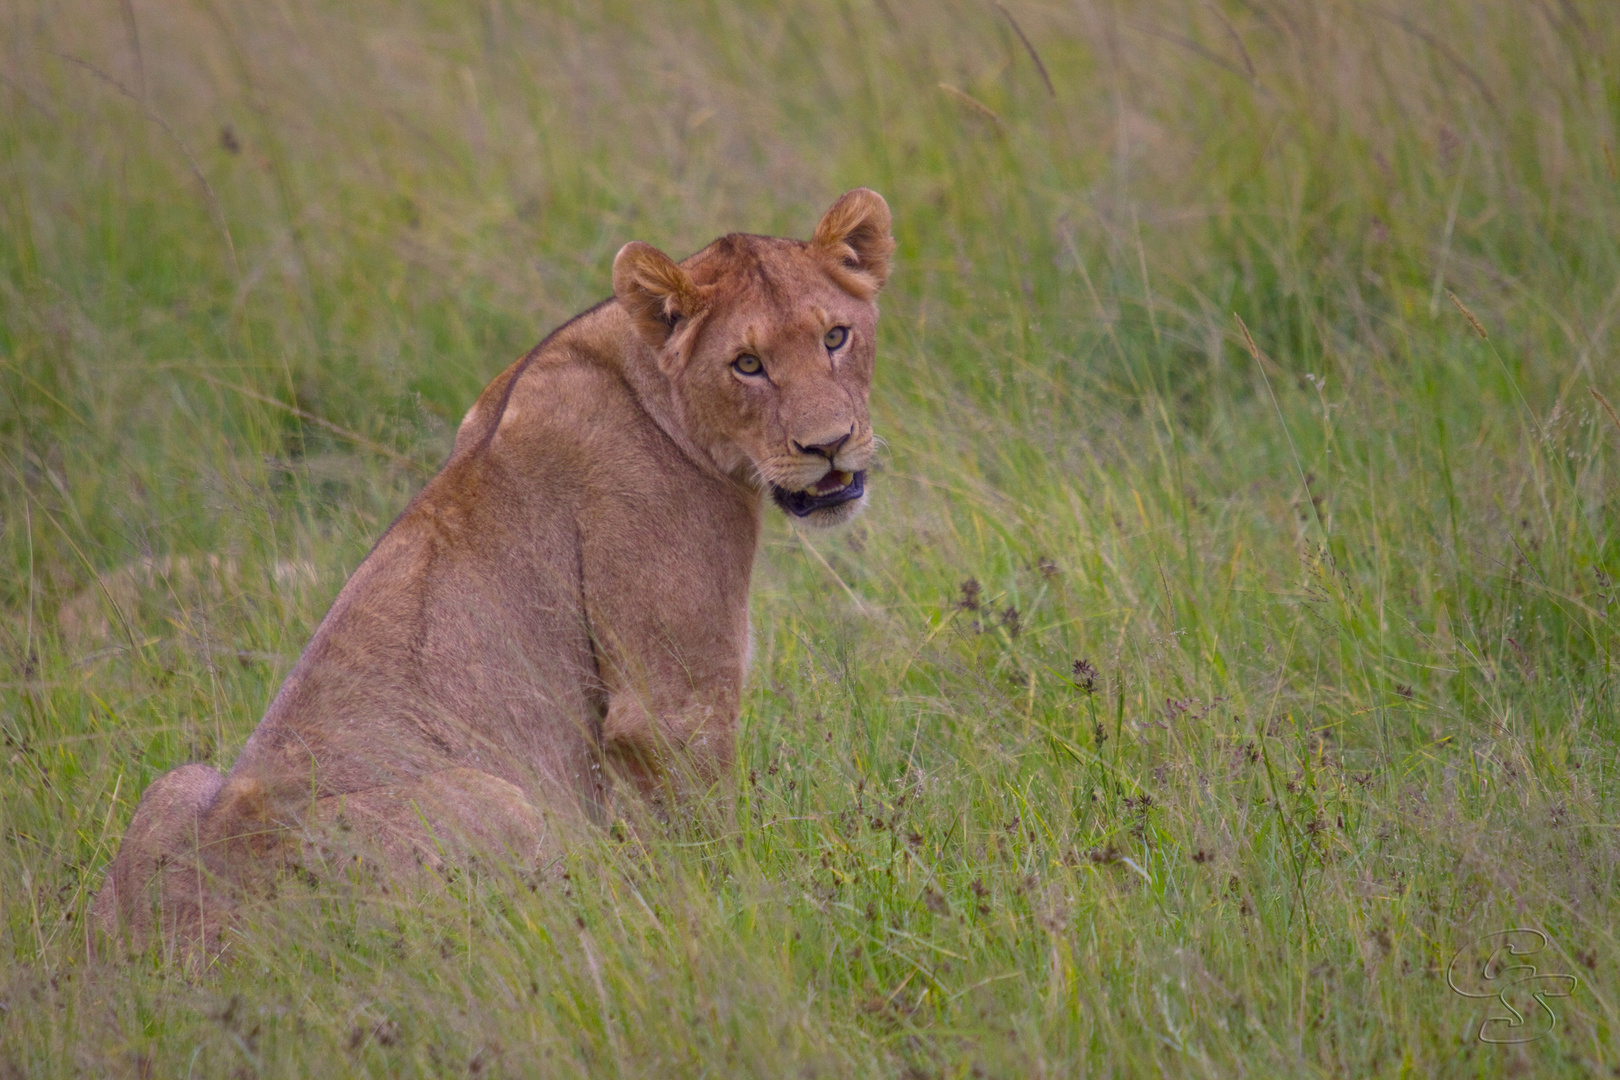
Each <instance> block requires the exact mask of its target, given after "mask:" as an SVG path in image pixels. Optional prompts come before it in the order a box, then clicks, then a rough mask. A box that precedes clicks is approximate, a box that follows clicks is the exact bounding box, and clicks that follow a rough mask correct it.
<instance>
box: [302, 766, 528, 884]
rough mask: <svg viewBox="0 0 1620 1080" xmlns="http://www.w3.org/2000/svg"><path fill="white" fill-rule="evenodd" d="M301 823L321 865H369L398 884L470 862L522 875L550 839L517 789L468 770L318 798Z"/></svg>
mask: <svg viewBox="0 0 1620 1080" xmlns="http://www.w3.org/2000/svg"><path fill="white" fill-rule="evenodd" d="M305 826H306V837H307V841H306V842H307V843H308V844H310V845H313V846H314V847H315V848H316V849H317V850H318V852H319V854H320V856H321V857H322V858H323V860H324V861H327V862H330V860H331V859H332V858H333V857H334V856H336V857H338V858H339V859H341V860H344V861H362V862H367V863H370V864H372V865H375V866H376V867H377V868H378V869H380V870H381V871H382V873H383V876H384V877H385V878H387V879H391V880H395V881H401V882H409V881H411V880H416V879H419V878H420V877H421V876H422V875H421V871H422V870H423V869H426V870H430V871H436V872H444V871H446V870H448V869H449V868H451V867H456V866H465V865H469V864H474V863H483V864H487V865H490V866H504V867H507V868H510V869H513V870H517V871H520V872H522V871H527V870H530V869H532V868H534V867H536V866H538V865H539V864H540V861H541V859H542V857H543V854H544V852H545V849H546V848H547V847H549V846H550V843H549V841H551V840H552V839H554V838H553V837H551V836H550V834H549V829H548V823H547V820H546V818H545V817H544V816H543V815H542V814H541V813H540V811H539V810H538V809H536V808H535V806H534V804H533V803H532V802H530V801H529V799H528V796H526V795H525V794H524V792H523V790H522V789H521V788H519V787H518V786H517V785H516V784H513V783H511V782H509V781H507V780H503V779H501V778H500V777H497V776H494V775H492V774H490V773H486V772H482V771H480V770H478V769H471V768H454V769H444V770H441V771H439V772H434V773H429V774H427V775H426V776H423V777H420V778H418V779H416V780H412V781H409V782H407V783H402V784H392V785H389V786H387V787H380V788H370V789H368V790H364V791H357V792H353V793H351V794H348V795H336V796H329V797H327V798H323V799H320V800H318V801H317V802H316V804H315V807H314V812H313V813H311V814H310V816H309V818H308V819H306V822H305ZM308 850H309V849H308V848H306V851H308Z"/></svg>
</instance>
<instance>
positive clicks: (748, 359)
mask: <svg viewBox="0 0 1620 1080" xmlns="http://www.w3.org/2000/svg"><path fill="white" fill-rule="evenodd" d="M731 366H732V368H733V369H734V370H735V371H736V372H737V374H739V375H758V374H760V373H761V372H762V371H764V370H765V365H764V364H761V363H760V362H759V357H757V356H755V355H754V354H753V353H743V354H742V355H741V356H739V357H737V359H735V360H733V361H732V362H731Z"/></svg>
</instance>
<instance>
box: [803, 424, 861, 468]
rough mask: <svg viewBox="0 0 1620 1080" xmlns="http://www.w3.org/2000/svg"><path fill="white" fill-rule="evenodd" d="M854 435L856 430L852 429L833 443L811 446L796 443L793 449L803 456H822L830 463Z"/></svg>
mask: <svg viewBox="0 0 1620 1080" xmlns="http://www.w3.org/2000/svg"><path fill="white" fill-rule="evenodd" d="M853 434H855V429H854V428H850V429H849V430H848V431H846V432H844V433H843V434H842V435H840V436H838V438H836V439H834V440H832V441H831V442H824V443H815V444H813V445H810V446H805V445H804V444H802V443H799V442H794V444H793V449H795V450H797V451H798V452H799V453H801V454H820V455H821V456H822V457H824V458H826V459H827V460H828V461H831V460H832V459H833V455H834V454H836V453H838V451H840V450H842V449H843V448H844V444H845V443H847V442H849V437H850V436H851V435H853Z"/></svg>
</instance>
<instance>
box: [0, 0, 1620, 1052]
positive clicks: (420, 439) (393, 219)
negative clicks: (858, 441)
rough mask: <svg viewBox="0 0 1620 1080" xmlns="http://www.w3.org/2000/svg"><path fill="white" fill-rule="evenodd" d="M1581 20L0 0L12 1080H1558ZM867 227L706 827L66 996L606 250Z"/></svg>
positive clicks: (1588, 765) (1581, 803)
mask: <svg viewBox="0 0 1620 1080" xmlns="http://www.w3.org/2000/svg"><path fill="white" fill-rule="evenodd" d="M1613 16H1614V13H1613V11H1612V10H1610V7H1609V5H1608V4H1607V3H1606V2H1604V0H1547V2H1545V3H1537V4H1527V3H1514V2H1511V0H1430V2H1428V3H1425V4H1412V5H1408V4H1400V5H1395V4H1391V5H1388V6H1379V5H1376V4H1371V3H1367V4H1355V3H1350V2H1348V0H1331V2H1328V3H1320V4H1318V3H1308V2H1306V0H1263V2H1262V0H1216V2H1215V3H1210V4H1205V3H1194V2H1192V0H1145V2H1140V3H1126V2H1124V0H1080V2H1078V3H1057V2H1055V0H1053V2H1048V0H1007V3H1006V5H1005V7H1003V6H1002V5H999V4H994V3H987V2H985V3H981V2H978V0H973V2H967V0H962V2H958V0H929V2H924V0H802V2H798V3H793V4H787V5H773V4H764V3H721V2H713V3H706V4H696V3H691V4H688V3H677V2H674V0H640V2H636V3H630V2H619V0H610V2H605V3H602V4H599V5H569V4H556V5H550V6H549V7H542V6H540V5H520V4H515V3H511V2H510V0H488V2H487V3H486V4H483V5H465V6H463V5H455V4H449V3H429V2H425V0H424V2H415V3H412V2H406V3H395V4H388V5H383V4H376V3H351V4H336V3H330V2H327V3H321V2H317V0H280V2H278V3H274V4H250V3H242V2H237V0H189V2H182V3H174V4H158V3H155V2H153V0H125V2H124V3H122V4H121V5H120V4H119V3H115V2H113V0H100V2H94V3H92V2H89V0H65V2H62V3H44V2H42V0H41V2H33V0H0V446H3V450H0V461H3V469H0V491H3V495H0V499H3V501H0V506H3V510H4V532H3V534H0V561H3V565H4V570H3V572H0V727H3V736H4V745H3V748H0V829H3V833H0V1077H5V1078H8V1080H9V1078H10V1077H13V1076H16V1077H22V1076H28V1077H47V1076H69V1075H86V1076H108V1075H111V1076H119V1075H125V1076H139V1077H146V1076H177V1077H178V1076H197V1077H202V1076H249V1077H257V1076H265V1077H268V1076H303V1075H319V1076H327V1075H331V1076H340V1075H341V1076H348V1075H355V1076H360V1075H365V1076H390V1077H393V1076H435V1077H436V1076H448V1075H459V1074H473V1075H480V1076H491V1075H510V1076H534V1075H546V1076H567V1075H591V1076H645V1077H662V1076H675V1075H680V1076H687V1075H690V1076H740V1075H759V1076H772V1077H776V1076H795V1077H812V1076H851V1077H867V1076H898V1077H936V1076H937V1077H969V1076H972V1077H981V1076H989V1077H1057V1076H1126V1077H1130V1076H1151V1075H1166V1076H1208V1077H1230V1076H1237V1075H1254V1076H1354V1077H1360V1076H1389V1077H1396V1076H1452V1077H1460V1076H1490V1075H1534V1076H1570V1077H1574V1076H1591V1075H1609V1073H1610V1071H1611V1070H1613V1069H1616V1067H1617V1066H1620V1042H1617V1030H1620V1028H1617V1026H1620V977H1617V976H1620V967H1617V965H1620V943H1617V936H1616V935H1617V933H1620V897H1617V895H1616V888H1617V884H1620V798H1617V793H1616V777H1617V772H1620V707H1617V693H1620V668H1617V665H1620V417H1617V416H1616V413H1615V412H1614V411H1613V410H1612V409H1611V408H1610V405H1611V404H1612V405H1614V406H1616V407H1620V363H1617V359H1620V329H1617V328H1616V325H1615V324H1616V322H1617V321H1620V176H1617V164H1616V158H1617V156H1620V143H1617V134H1620V20H1617V19H1615V18H1614V17H1613ZM857 184H865V185H868V186H871V187H874V188H876V189H878V190H879V191H881V192H882V193H883V194H884V195H885V196H886V197H887V198H888V200H889V202H890V205H891V206H892V208H893V210H894V214H895V223H896V228H895V232H896V236H897V238H898V240H899V244H900V248H899V255H898V260H899V261H898V269H897V272H896V274H895V277H894V280H893V282H892V285H891V288H890V290H889V292H888V294H887V296H886V299H885V301H884V311H885V314H884V323H883V328H882V329H883V341H882V345H881V349H880V358H879V372H878V378H877V384H876V387H875V389H874V394H873V409H874V414H875V420H876V422H877V427H878V431H879V433H880V434H882V435H884V436H885V437H886V439H887V448H886V450H885V452H884V455H883V457H882V461H881V465H880V468H879V469H878V471H876V472H875V473H874V474H873V477H872V482H871V487H872V490H873V498H872V505H871V508H870V510H869V511H868V513H867V514H866V515H865V517H864V518H863V519H862V520H861V521H860V522H858V523H857V524H856V525H855V526H853V527H851V528H849V529H848V530H846V531H844V532H842V533H836V534H817V535H809V536H800V535H798V534H796V533H795V532H794V531H793V530H791V529H790V528H789V527H788V526H787V525H786V523H785V522H784V521H783V520H782V519H781V517H780V515H773V516H772V519H771V521H770V524H769V527H768V531H767V539H766V543H765V547H764V550H763V551H762V553H761V556H760V560H759V566H758V569H757V573H756V590H755V598H754V623H755V626H756V627H757V633H758V638H759V640H758V649H757V653H756V659H755V664H754V673H753V681H752V684H751V687H750V689H749V690H748V692H747V694H746V695H745V702H744V717H743V728H742V738H741V748H742V752H741V760H740V761H739V764H738V768H737V775H736V777H735V794H734V800H735V815H734V822H731V823H728V824H726V825H724V826H713V827H700V828H688V829H680V830H671V831H669V832H668V833H666V834H657V835H655V834H649V833H646V832H642V833H641V834H639V835H635V834H626V833H623V832H620V831H615V832H612V833H607V832H604V833H603V834H602V835H601V836H600V838H599V839H597V840H595V841H594V842H590V843H584V844H581V845H580V846H578V847H576V848H574V849H572V850H570V851H569V853H568V854H567V856H566V858H565V859H564V860H563V861H562V862H561V863H559V864H558V865H556V866H554V867H552V868H551V870H550V872H548V873H547V874H546V875H545V877H544V879H543V880H542V881H539V882H523V881H514V880H509V879H507V878H505V877H503V876H501V875H499V874H494V875H489V876H477V875H468V876H464V877H462V878H459V879H457V880H455V881H452V882H450V883H448V884H447V885H446V887H445V888H444V889H443V890H441V891H439V892H436V893H433V894H431V895H430V894H426V893H424V894H422V895H408V896H402V895H388V896H379V895H375V894H365V893H358V894H357V893H354V892H352V891H347V890H345V889H343V888H339V887H337V886H332V887H329V888H312V889H311V888H306V889H304V890H302V891H289V892H288V894H287V895H285V896H284V897H282V899H281V902H279V903H277V904H276V905H274V906H270V907H266V908H265V909H264V910H262V911H258V912H256V913H255V914H254V916H253V918H252V919H250V920H249V922H248V924H247V925H245V926H244V928H243V931H242V935H241V938H240V941H239V942H238V945H237V947H236V949H235V951H234V953H233V954H232V958H231V959H230V960H229V961H228V962H226V963H223V964H220V965H217V966H214V967H212V968H210V969H208V970H203V971H196V970H189V969H186V968H184V967H183V966H176V965H171V964H168V963H166V962H164V960H163V958H162V957H161V955H159V953H158V952H156V951H153V952H151V953H149V954H143V955H139V956H134V957H120V958H113V959H109V958H106V957H100V958H98V957H96V956H94V955H91V954H90V952H89V951H88V950H87V947H86V934H85V923H86V907H87V904H88V902H89V898H90V896H91V895H92V893H93V891H94V890H95V888H96V887H97V885H98V884H99V881H100V874H101V871H102V868H103V866H104V865H105V864H106V862H107V861H108V859H109V858H110V857H111V855H112V852H113V850H114V847H115V845H116V843H117V840H118V838H119V837H120V835H121V834H122V831H123V828H124V826H125V825H126V824H127V822H128V819H129V815H130V813H131V811H132V809H133V807H134V804H135V801H136V799H137V798H138V797H139V794H140V792H141V791H142V789H143V788H144V787H145V786H146V784H147V783H148V782H149V781H150V780H151V779H152V778H153V777H154V776H156V775H157V774H158V773H160V772H162V771H164V770H166V769H169V768H171V767H173V766H175V765H177V764H180V763H183V762H186V761H193V760H213V761H218V762H220V763H222V764H228V763H229V762H230V761H231V760H232V758H233V757H234V755H235V754H236V752H237V750H238V748H239V747H240V746H241V744H242V742H243V740H244V739H245V738H246V736H247V734H248V732H249V731H250V730H251V729H252V728H253V726H254V724H255V723H256V722H257V720H258V717H259V715H260V714H261V712H262V711H263V709H264V707H265V706H266V704H267V703H268V702H269V699H270V697H271V695H272V694H273V693H274V692H275V690H276V687H277V685H278V683H279V680H280V679H281V678H282V677H283V675H284V674H285V672H286V671H287V670H288V668H289V667H290V665H291V664H292V662H293V660H294V658H295V657H296V656H297V655H298V653H299V651H300V650H301V649H302V647H303V645H304V643H305V641H306V640H307V639H308V637H309V635H310V633H311V632H312V630H313V629H314V627H315V625H316V624H317V622H318V621H319V619H320V618H321V616H322V614H323V613H324V611H325V609H326V606H327V604H328V603H329V602H330V600H331V598H332V597H333V595H334V594H335V593H336V591H337V589H338V588H339V587H340V586H341V584H342V582H343V580H344V578H345V576H346V575H347V574H348V573H349V572H350V571H352V570H353V568H354V567H355V565H356V564H357V562H358V561H359V560H360V559H361V558H362V557H363V556H364V554H365V553H366V551H367V550H368V548H369V545H370V543H371V541H372V540H373V539H374V538H375V537H376V536H377V534H378V533H379V532H380V531H381V529H382V528H383V527H384V526H386V524H387V523H388V521H389V520H390V519H391V518H392V516H393V515H394V514H395V513H397V512H398V510H399V509H400V508H401V507H402V506H403V505H404V503H405V501H406V500H407V498H408V497H409V496H410V494H411V492H412V491H413V490H415V489H416V488H417V487H419V486H420V485H421V484H422V483H423V482H424V481H425V479H426V478H427V477H428V476H430V475H431V474H432V472H433V470H434V469H435V468H436V467H437V465H438V463H439V462H440V461H441V460H442V459H443V457H444V455H445V453H446V452H447V449H448V446H449V440H450V433H451V431H452V430H453V427H454V424H455V422H456V421H457V420H458V419H459V417H460V415H461V413H462V411H463V410H464V409H465V408H466V406H467V405H468V403H469V402H470V401H471V400H472V398H473V396H474V395H475V394H476V393H477V391H478V390H479V388H480V387H482V385H483V384H484V383H485V382H486V381H487V380H488V379H489V378H490V377H491V376H493V375H494V374H495V373H496V372H498V371H499V370H501V369H502V368H503V367H504V366H505V365H506V364H508V363H509V362H510V361H511V360H512V359H513V358H515V357H516V356H517V355H519V354H521V353H522V352H523V351H525V350H527V349H528V348H529V346H530V345H532V344H533V343H534V342H535V341H536V340H538V339H539V338H540V337H541V336H542V335H543V334H544V333H545V332H546V331H547V330H549V329H550V328H551V327H552V326H554V325H555V324H557V323H558V322H560V321H561V320H563V319H564V318H566V317H568V316H569V315H571V314H573V313H574V312H576V311H577V310H579V309H581V308H583V307H584V306H586V305H587V304H589V303H591V302H594V301H595V300H597V299H600V298H601V297H602V296H604V295H606V294H607V293H608V292H609V291H610V285H609V266H610V263H611V259H612V256H613V254H614V252H615V251H616V250H617V249H618V247H619V246H620V245H621V244H623V243H624V242H626V241H628V240H631V239H643V240H647V241H650V242H652V243H655V244H657V245H659V246H660V247H663V248H664V249H666V250H668V251H670V252H672V253H675V254H677V255H684V254H686V253H688V252H689V251H691V250H694V249H696V248H697V247H699V246H700V245H702V244H704V243H706V242H707V241H708V240H710V239H712V238H713V237H714V236H716V235H719V234H720V233H723V232H728V231H732V230H745V231H753V232H770V233H786V234H792V235H799V236H804V235H807V234H808V232H809V230H810V229H811V228H812V226H813V225H814V223H815V220H816V218H817V216H818V215H819V213H820V212H821V210H822V209H824V208H825V206H826V205H828V204H829V203H830V202H831V201H832V199H833V198H834V197H836V196H837V194H838V193H840V192H841V191H843V190H845V189H846V188H848V187H852V186H855V185H857ZM1240 318H1241V323H1240V321H1239V319H1240ZM1245 325H1246V327H1247V332H1248V333H1251V334H1252V338H1253V348H1252V349H1251V347H1250V345H1249V343H1248V341H1247V340H1246V338H1245V330H1244V326H1245ZM728 798H731V796H728ZM1513 929H1520V930H1522V931H1524V932H1523V933H1521V934H1520V935H1519V936H1518V938H1517V939H1515V940H1516V941H1518V942H1519V943H1520V945H1521V947H1529V946H1534V945H1539V944H1540V942H1541V938H1537V937H1535V936H1534V934H1533V933H1532V931H1539V932H1540V933H1541V934H1543V935H1544V936H1545V940H1546V947H1545V948H1543V949H1542V950H1541V951H1540V952H1539V953H1537V954H1536V955H1535V956H1533V957H1528V958H1525V959H1524V960H1523V961H1522V962H1524V963H1529V964H1533V965H1534V966H1535V969H1536V972H1537V976H1538V979H1539V981H1527V980H1526V979H1525V978H1524V977H1523V976H1525V975H1526V974H1527V972H1524V971H1517V972H1512V971H1510V972H1507V973H1504V974H1502V975H1501V977H1499V978H1497V979H1496V980H1495V982H1488V981H1487V980H1485V978H1484V974H1485V972H1484V962H1485V956H1486V954H1487V953H1488V951H1489V949H1490V947H1491V946H1492V944H1500V943H1501V941H1502V940H1503V939H1500V938H1494V939H1493V938H1489V937H1488V935H1492V934H1499V933H1501V932H1504V931H1508V930H1513ZM1482 942H1483V943H1484V944H1482ZM1454 959H1455V960H1456V963H1455V964H1454V963H1453V960H1454ZM1555 975H1567V976H1573V977H1574V980H1573V981H1574V987H1573V990H1572V991H1571V989H1570V980H1568V979H1556V978H1552V976H1555ZM1496 990H1502V991H1503V995H1504V996H1503V1000H1501V1001H1499V1000H1497V999H1495V998H1490V997H1488V996H1481V997H1469V996H1467V994H1466V993H1464V992H1467V993H1474V994H1482V995H1484V994H1489V993H1491V992H1494V991H1496ZM1535 991H1541V992H1542V993H1543V995H1544V996H1543V999H1542V1000H1543V1001H1544V1002H1545V1005H1543V1004H1540V1003H1538V1001H1537V1000H1536V999H1535V998H1534V997H1533V996H1532V994H1533V992H1535ZM1546 995H1554V996H1546ZM1556 995H1567V996H1556ZM1504 1002H1505V1004H1504ZM1507 1005H1513V1006H1515V1007H1517V1008H1518V1009H1520V1011H1521V1013H1522V1014H1523V1016H1524V1022H1523V1023H1522V1024H1520V1025H1519V1026H1517V1027H1514V1026H1511V1025H1509V1024H1508V1023H1507V1022H1506V1021H1505V1020H1503V1019H1497V1020H1494V1021H1493V1020H1490V1018H1491V1017H1493V1016H1494V1017H1498V1018H1507V1017H1509V1013H1508V1011H1507ZM1549 1028H1551V1029H1550V1030H1549ZM1482 1034H1483V1035H1484V1036H1485V1037H1486V1038H1487V1039H1498V1040H1530V1041H1508V1042H1506V1043H1505V1044H1503V1043H1496V1042H1488V1041H1482V1040H1481V1035H1482Z"/></svg>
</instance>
